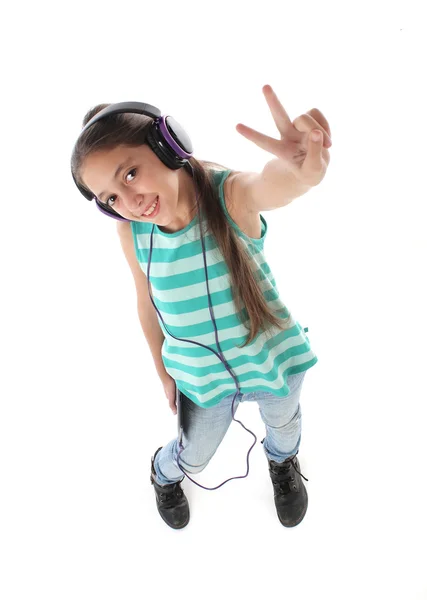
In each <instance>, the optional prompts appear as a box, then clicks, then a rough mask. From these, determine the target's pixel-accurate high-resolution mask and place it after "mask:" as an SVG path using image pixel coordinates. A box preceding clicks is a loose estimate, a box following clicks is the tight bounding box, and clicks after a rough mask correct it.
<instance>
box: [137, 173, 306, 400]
mask: <svg viewBox="0 0 427 600" xmlns="http://www.w3.org/2000/svg"><path fill="white" fill-rule="evenodd" d="M229 173H230V171H221V172H214V177H215V183H216V185H217V186H218V193H219V198H220V201H221V205H222V207H223V210H224V211H225V214H226V216H227V219H228V221H229V222H230V224H231V225H232V226H233V227H234V229H235V230H236V232H237V234H238V236H239V238H240V240H241V241H242V243H243V244H244V245H245V247H246V248H247V249H248V253H250V254H251V255H252V256H253V259H254V261H255V265H254V269H255V271H256V275H257V278H258V280H259V282H260V283H259V286H260V289H261V290H262V292H263V294H264V297H265V298H266V300H267V301H268V305H269V306H270V307H271V308H273V309H274V310H275V311H277V314H278V315H279V316H281V317H284V318H285V317H287V316H289V315H290V313H289V311H288V309H287V307H286V306H285V305H284V304H283V302H282V301H281V300H280V298H279V294H278V291H277V289H276V282H275V280H274V277H273V274H272V272H271V269H270V267H269V266H268V264H267V262H266V260H265V257H264V252H263V248H264V241H265V237H266V233H267V223H266V221H265V219H264V217H263V216H262V215H260V218H261V224H262V231H261V238H260V239H253V238H249V237H248V236H246V235H245V234H244V233H243V232H242V231H241V230H240V229H239V227H238V226H237V224H236V223H234V221H232V219H231V217H230V215H229V214H228V211H227V209H226V205H225V202H224V194H223V185H224V181H225V179H226V178H227V176H228V174H229ZM131 227H132V233H133V239H134V246H135V251H136V256H137V259H138V262H139V263H140V265H141V268H142V269H143V271H144V273H145V274H146V275H147V266H148V265H147V263H148V256H149V249H150V237H151V231H152V228H153V225H152V224H151V223H138V222H135V221H132V222H131ZM204 242H205V248H206V264H207V269H208V277H209V291H210V295H211V302H212V307H213V314H214V317H215V322H216V327H217V330H218V339H219V344H220V348H221V350H222V352H223V355H224V357H225V360H226V361H227V362H228V364H229V366H230V367H231V369H232V371H233V373H234V375H235V377H236V378H237V379H238V382H239V387H240V391H241V392H242V393H249V392H254V391H257V390H264V391H268V392H271V393H273V394H274V395H276V396H286V395H287V394H288V393H289V388H288V386H287V385H286V378H287V376H288V375H292V374H294V373H298V372H300V371H304V370H306V369H309V368H310V367H312V366H313V365H314V364H315V363H316V362H317V357H316V356H315V354H314V353H313V351H312V350H311V348H310V343H309V340H308V338H307V336H306V334H305V332H304V330H303V328H302V327H301V326H300V324H299V323H298V322H297V321H295V320H294V319H293V317H292V315H290V316H291V322H290V326H291V328H290V329H288V330H286V331H280V330H279V329H276V328H274V329H273V328H271V329H270V330H269V331H268V332H267V333H265V332H262V333H260V334H258V335H257V337H256V338H255V339H254V340H253V341H252V343H251V344H250V345H248V346H246V347H245V348H242V349H241V348H238V347H237V346H238V345H241V344H243V343H244V341H245V340H246V338H247V335H248V331H247V329H246V327H245V326H244V325H243V324H242V323H241V322H240V320H239V319H238V315H237V314H236V307H235V305H234V303H233V301H232V294H231V289H230V282H231V280H230V275H229V270H228V267H227V265H226V263H225V261H224V259H223V258H222V255H221V254H220V251H219V249H218V247H217V244H216V241H215V240H214V238H213V237H212V236H211V235H207V236H205V238H204ZM150 282H151V290H152V293H153V300H154V302H155V304H156V307H157V309H158V310H159V311H160V313H161V315H162V317H163V320H164V321H165V323H166V327H167V329H168V330H169V332H171V333H172V334H173V335H174V336H176V337H177V338H181V340H177V339H175V338H174V337H172V336H171V335H169V333H168V331H167V330H166V329H165V327H164V326H163V323H162V321H161V319H160V318H159V317H158V321H159V324H160V327H161V328H162V330H163V333H164V335H165V341H164V344H163V348H162V356H163V362H164V365H165V369H166V371H167V372H168V373H169V374H170V375H171V377H173V378H174V379H175V381H176V383H177V386H178V388H179V389H180V390H181V391H182V392H183V393H184V394H185V395H186V396H187V397H188V398H190V399H191V400H192V401H193V402H195V403H196V404H198V405H199V406H204V407H209V406H213V405H215V404H217V403H218V402H220V401H221V399H222V398H224V397H225V396H227V395H229V394H231V393H234V392H235V391H237V390H236V386H235V383H234V379H233V378H232V377H231V375H230V374H229V372H228V371H227V369H226V367H225V366H224V364H223V363H222V361H221V360H220V359H219V358H218V357H217V356H216V355H215V354H214V353H213V352H210V351H209V350H207V349H205V348H202V347H200V346H198V345H196V344H192V343H190V342H188V341H182V340H192V341H194V342H198V343H199V344H204V345H205V346H208V347H211V348H212V349H214V350H215V351H216V352H217V353H218V354H219V350H218V348H217V346H216V339H215V329H214V326H213V323H212V321H211V316H210V311H209V303H208V296H207V288H206V277H205V268H204V260H203V251H202V245H201V241H200V229H199V223H198V217H197V216H196V217H195V218H194V219H193V221H192V222H191V223H189V225H188V226H187V227H186V228H184V229H183V230H181V231H178V232H175V233H165V232H163V231H161V230H160V229H159V228H158V227H157V226H156V225H155V226H154V234H153V252H152V256H151V266H150ZM244 314H245V316H247V313H246V310H244Z"/></svg>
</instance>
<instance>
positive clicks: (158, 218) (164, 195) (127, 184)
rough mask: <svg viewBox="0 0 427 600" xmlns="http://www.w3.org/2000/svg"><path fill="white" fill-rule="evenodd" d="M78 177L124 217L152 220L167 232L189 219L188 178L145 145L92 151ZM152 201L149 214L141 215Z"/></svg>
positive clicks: (190, 184) (190, 183)
mask: <svg viewBox="0 0 427 600" xmlns="http://www.w3.org/2000/svg"><path fill="white" fill-rule="evenodd" d="M81 178H82V180H83V182H84V184H85V186H86V187H88V188H89V189H90V191H91V192H92V193H93V194H94V196H96V197H97V198H98V200H99V201H100V202H103V203H104V204H109V206H111V208H114V210H115V211H116V212H117V213H119V215H121V216H122V217H125V219H129V220H131V221H142V222H151V223H156V225H158V226H162V229H164V230H165V231H171V232H173V231H178V230H179V229H182V228H183V227H185V226H186V225H187V224H188V223H190V221H191V219H192V217H191V213H189V211H191V208H192V207H193V206H195V198H196V196H195V190H194V185H193V180H192V178H191V177H190V176H189V175H188V173H187V172H186V171H185V170H184V169H179V170H176V171H174V170H172V169H169V168H168V167H166V166H165V165H164V164H163V163H162V161H161V160H160V159H159V158H158V157H157V156H156V155H155V154H154V152H153V151H152V150H151V149H150V148H149V146H147V145H146V144H143V145H140V146H132V147H129V146H117V147H116V148H114V150H108V151H107V150H102V151H98V152H93V153H92V154H90V155H89V156H88V157H87V158H86V160H85V161H84V163H83V165H82V168H81ZM156 200H157V205H156V207H155V209H154V211H153V212H152V213H151V215H144V214H143V213H145V212H147V211H149V210H150V209H151V207H152V205H153V203H154V202H155V201H156ZM189 217H191V218H189Z"/></svg>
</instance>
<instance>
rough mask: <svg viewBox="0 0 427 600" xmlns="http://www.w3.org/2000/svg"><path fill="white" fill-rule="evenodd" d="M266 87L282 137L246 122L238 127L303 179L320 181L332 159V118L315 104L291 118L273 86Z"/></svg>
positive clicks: (268, 100) (307, 182) (265, 93)
mask: <svg viewBox="0 0 427 600" xmlns="http://www.w3.org/2000/svg"><path fill="white" fill-rule="evenodd" d="M262 91H263V93H264V96H265V98H266V100H267V103H268V106H269V107H270V111H271V114H272V115H273V119H274V122H275V123H276V126H277V129H278V130H279V132H280V138H281V139H280V140H276V139H274V138H271V137H268V136H267V135H264V134H263V133H260V132H259V131H255V129H252V128H251V127H248V126H247V125H243V124H242V123H239V124H238V125H237V126H236V129H237V131H238V132H239V133H240V134H241V135H243V136H244V137H245V138H247V139H248V140H250V141H252V142H254V143H255V144H256V145H257V146H259V147H260V148H263V149H264V150H266V151H267V152H270V153H271V154H274V155H275V156H277V157H278V158H279V159H280V160H282V161H283V162H284V163H285V164H286V168H287V170H289V171H291V172H292V173H293V175H294V176H295V178H296V179H297V180H298V181H299V182H300V183H302V184H304V185H309V186H315V185H318V184H319V183H320V182H321V181H322V179H323V178H324V176H325V175H326V170H327V168H328V165H329V161H330V156H329V151H328V150H327V148H328V147H330V146H331V145H332V141H331V130H330V127H329V123H328V121H327V120H326V118H325V117H324V116H323V114H322V113H321V112H320V110H318V109H317V108H313V109H311V110H309V111H308V112H307V113H304V114H302V115H301V116H299V117H297V118H296V119H295V120H294V121H293V122H291V120H290V118H289V116H288V113H287V112H286V110H285V109H284V108H283V106H282V104H281V103H280V101H279V99H278V97H277V96H276V94H275V93H274V91H273V88H272V87H271V86H270V85H265V86H264V87H263V88H262ZM313 130H315V131H317V132H319V133H320V137H319V140H318V141H315V140H313V139H312V132H313Z"/></svg>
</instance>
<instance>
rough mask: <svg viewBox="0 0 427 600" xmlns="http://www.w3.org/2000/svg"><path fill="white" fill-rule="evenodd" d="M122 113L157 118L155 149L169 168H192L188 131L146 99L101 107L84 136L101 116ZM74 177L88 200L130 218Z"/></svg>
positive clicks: (150, 138) (151, 135) (151, 138)
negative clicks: (104, 201)
mask: <svg viewBox="0 0 427 600" xmlns="http://www.w3.org/2000/svg"><path fill="white" fill-rule="evenodd" d="M119 113H136V114H140V115H146V116H148V117H151V118H153V119H154V121H153V123H152V124H151V126H150V128H149V131H148V134H147V140H146V141H147V144H148V145H149V147H150V148H151V150H152V151H153V152H154V153H155V154H156V155H157V156H158V157H159V158H160V160H161V161H162V163H163V164H164V165H166V166H167V167H169V169H174V170H176V169H181V168H182V167H184V166H186V165H187V166H188V167H189V168H190V170H191V171H192V168H191V165H190V163H189V162H188V159H189V158H191V156H192V155H193V146H192V143H191V140H190V138H189V137H188V135H187V133H186V132H185V131H184V129H183V128H182V127H181V125H180V124H179V123H178V122H177V121H175V119H174V118H173V117H170V116H167V115H163V116H162V113H161V111H160V110H159V109H158V108H156V107H155V106H152V105H151V104H146V103H143V102H118V103H117V104H111V105H110V106H107V107H106V108H104V109H103V110H101V111H99V113H97V114H96V115H95V116H94V117H92V119H90V121H88V123H86V125H85V126H84V127H83V129H82V131H81V132H80V136H81V135H82V133H83V132H85V131H86V130H87V129H89V127H92V125H94V124H95V123H97V122H98V121H100V120H101V119H104V118H105V117H109V116H110V115H116V114H119ZM80 136H79V138H78V140H79V139H80ZM78 140H77V142H78ZM77 142H76V144H77ZM73 179H74V183H75V184H76V186H77V187H78V189H79V190H80V192H81V193H82V194H83V196H84V197H85V198H86V199H87V200H90V201H92V200H95V204H96V206H97V207H98V208H99V210H100V211H101V212H103V213H104V214H106V215H107V216H108V217H112V218H113V219H117V220H119V221H129V219H125V218H124V217H122V216H121V215H119V214H118V213H117V212H116V211H115V210H114V209H113V208H111V207H110V206H108V205H107V204H104V203H103V202H101V201H100V200H98V198H97V197H96V196H94V195H92V194H88V192H87V190H86V189H85V188H83V187H81V186H80V185H79V184H78V183H77V181H76V178H75V177H74V175H73Z"/></svg>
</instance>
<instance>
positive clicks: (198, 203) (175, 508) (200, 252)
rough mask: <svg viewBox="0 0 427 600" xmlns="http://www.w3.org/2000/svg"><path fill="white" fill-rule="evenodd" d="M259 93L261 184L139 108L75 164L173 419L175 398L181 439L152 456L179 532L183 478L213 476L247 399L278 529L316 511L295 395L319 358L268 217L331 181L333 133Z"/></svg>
mask: <svg viewBox="0 0 427 600" xmlns="http://www.w3.org/2000/svg"><path fill="white" fill-rule="evenodd" d="M263 92H264V95H265V98H266V100H267V103H268V105H269V107H270V110H271V113H272V115H273V118H274V121H275V123H276V125H277V128H278V129H279V132H280V134H281V139H280V140H276V139H272V138H270V137H267V136H265V135H263V134H261V133H259V132H257V131H255V130H253V129H251V128H249V127H247V126H244V125H241V124H239V125H238V126H237V131H238V132H239V133H241V134H242V135H244V136H245V137H246V138H247V139H249V140H251V141H253V142H254V143H256V144H257V145H258V146H260V147H261V148H263V149H265V150H266V151H268V152H270V153H272V154H274V155H275V156H276V157H277V158H275V159H274V160H272V161H270V162H268V163H267V164H266V166H265V167H264V169H263V171H262V173H260V174H257V173H243V172H238V171H231V170H229V169H226V168H225V167H223V166H222V165H218V164H216V163H211V162H207V161H199V160H197V159H196V158H195V157H194V156H192V147H191V142H190V140H189V138H188V136H187V135H186V134H185V132H184V131H183V129H182V128H181V127H180V126H179V125H178V124H177V123H176V122H175V121H174V120H173V119H172V117H160V112H156V111H158V109H155V107H151V106H150V105H142V104H139V103H122V104H117V105H112V106H111V105H108V104H101V105H98V106H96V107H95V108H93V109H92V110H90V111H89V112H88V113H87V114H86V116H85V118H84V123H83V124H84V129H83V131H82V132H81V134H80V136H79V139H78V140H77V142H76V145H75V148H74V151H73V155H72V161H71V168H72V175H73V178H74V181H75V182H76V184H77V186H78V187H79V189H80V191H81V192H82V193H83V194H84V195H85V197H86V198H88V199H90V200H91V199H95V202H96V204H97V206H98V208H100V210H102V212H104V213H105V214H108V215H110V216H113V217H114V218H116V219H117V221H118V223H117V229H118V233H119V236H120V240H121V245H122V248H123V252H124V254H125V256H126V259H127V261H128V263H129V267H130V269H131V271H132V273H133V276H134V279H135V285H136V291H137V303H138V314H139V318H140V322H141V326H142V329H143V331H144V334H145V337H146V340H147V343H148V345H149V347H150V350H151V353H152V356H153V360H154V364H155V366H156V369H157V372H158V374H159V377H160V379H161V381H162V384H163V387H164V390H165V394H166V396H167V398H168V400H169V405H170V407H171V409H172V411H173V413H174V414H176V412H177V402H176V397H178V401H179V402H178V404H179V409H180V425H182V428H181V436H180V437H179V438H178V439H174V440H172V441H170V442H169V444H167V445H166V446H165V447H163V446H161V447H160V448H158V449H157V451H156V452H155V454H154V456H153V457H152V459H151V477H150V481H151V483H152V484H153V486H154V490H155V495H156V503H157V508H158V511H159V514H160V516H161V517H162V518H163V520H164V521H165V522H166V523H167V524H168V525H169V526H170V527H172V528H175V529H180V528H182V527H185V526H186V525H187V524H188V522H189V518H190V512H189V505H188V500H187V498H186V497H185V495H184V492H183V490H182V488H181V485H180V484H181V482H182V480H183V479H184V477H183V473H184V475H186V476H187V477H189V476H188V473H199V472H200V471H202V470H203V469H204V468H205V467H206V466H207V464H208V463H209V461H210V459H211V458H212V456H213V455H214V453H215V451H216V450H217V448H218V446H219V444H220V443H221V441H222V439H223V438H224V436H225V434H226V432H227V430H228V427H229V425H230V423H231V421H232V420H233V419H234V412H235V410H234V406H235V403H236V408H237V407H238V404H239V403H240V402H245V401H248V402H250V401H255V402H257V403H258V406H259V410H260V414H261V418H262V420H263V422H264V423H265V427H266V437H265V438H264V440H263V441H262V442H261V443H262V444H263V447H264V452H265V454H266V457H267V459H268V465H269V472H270V476H271V479H272V483H273V489H274V501H275V505H276V511H277V515H278V517H279V520H280V522H281V523H282V525H284V526H286V527H293V526H295V525H297V524H298V523H300V522H301V521H302V520H303V518H304V516H305V513H306V510H307V503H308V496H307V491H306V488H305V486H304V484H303V483H302V480H301V477H304V476H303V475H302V474H301V473H300V472H299V462H298V459H297V457H296V455H297V453H298V451H299V445H300V440H301V410H300V405H299V397H300V393H301V386H302V382H303V379H304V376H305V373H306V371H307V370H308V369H309V368H311V367H312V366H314V365H315V364H316V362H317V357H316V355H315V354H314V352H313V351H312V350H311V347H310V343H309V340H308V338H307V336H306V335H305V333H304V332H305V331H307V329H305V330H303V329H302V327H301V326H300V324H299V323H298V322H297V321H295V320H294V318H293V316H292V315H291V313H290V312H289V311H288V309H287V307H286V306H285V304H284V303H283V302H282V300H281V299H280V297H279V293H278V291H277V287H276V283H275V280H274V276H273V274H272V272H271V269H270V268H269V266H268V263H267V261H266V259H265V256H264V252H263V247H264V241H265V237H266V232H267V223H266V221H265V219H264V218H263V217H262V216H261V215H260V212H261V211H266V210H273V209H275V208H279V207H281V206H285V205H286V204H288V203H289V202H291V201H292V200H293V199H294V198H296V197H298V196H301V195H302V194H304V193H306V192H307V191H308V190H309V189H310V188H311V187H313V186H315V185H318V184H319V183H320V182H321V181H322V179H323V178H324V176H325V173H326V170H327V166H328V164H329V152H328V150H327V148H328V147H330V146H331V139H330V136H331V132H330V128H329V125H328V122H327V120H326V119H325V117H324V116H323V115H322V113H321V112H320V111H319V110H317V109H312V110H310V111H308V112H307V113H305V114H303V115H301V116H300V117H298V118H297V119H296V120H295V121H293V122H291V121H290V119H289V116H288V114H287V112H286V111H285V109H284V108H283V106H282V105H281V103H280V101H279V100H278V98H277V96H276V95H275V93H274V91H273V90H272V88H271V87H270V86H264V88H263ZM137 107H138V108H137ZM141 107H143V109H141ZM147 107H148V108H147ZM101 111H102V112H101ZM95 115H97V116H96V117H95ZM151 285H152V288H153V293H152V292H151V291H150V286H151ZM158 315H159V317H160V319H159V318H158ZM196 340H197V341H196ZM215 346H216V348H217V349H218V351H219V353H217V352H216V351H215V349H214V348H215ZM213 354H216V356H213ZM227 371H228V373H227ZM230 375H231V377H232V378H233V379H234V384H233V381H232V379H231V378H230ZM234 387H237V393H236V392H234V391H233V388H234ZM234 420H236V419H234ZM238 422H239V423H240V421H238ZM254 437H255V436H254ZM255 440H256V438H255ZM252 447H253V446H252ZM252 447H251V450H252ZM249 452H250V451H249ZM249 452H248V457H249ZM248 470H249V466H248ZM189 479H191V477H189ZM233 479H234V478H233ZM304 479H305V477H304ZM191 480H192V479H191ZM192 481H193V480H192ZM306 481H307V480H306ZM224 483H225V482H224ZM197 485H198V484H197ZM221 485H223V484H221ZM201 487H204V486H201ZM217 487H220V486H217ZM205 489H217V488H205Z"/></svg>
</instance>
